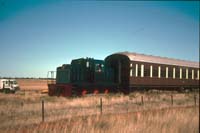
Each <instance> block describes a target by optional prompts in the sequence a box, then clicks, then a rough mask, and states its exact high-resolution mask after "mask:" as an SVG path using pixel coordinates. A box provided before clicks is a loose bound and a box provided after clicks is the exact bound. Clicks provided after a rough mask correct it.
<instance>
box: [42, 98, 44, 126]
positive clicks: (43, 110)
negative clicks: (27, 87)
mask: <svg viewBox="0 0 200 133" xmlns="http://www.w3.org/2000/svg"><path fill="white" fill-rule="evenodd" d="M42 122H44V100H42Z"/></svg>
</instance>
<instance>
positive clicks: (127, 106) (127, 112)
mask: <svg viewBox="0 0 200 133" xmlns="http://www.w3.org/2000/svg"><path fill="white" fill-rule="evenodd" d="M126 105H127V108H126V110H127V113H128V101H127V103H126Z"/></svg>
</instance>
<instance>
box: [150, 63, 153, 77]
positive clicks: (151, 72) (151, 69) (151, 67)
mask: <svg viewBox="0 0 200 133" xmlns="http://www.w3.org/2000/svg"><path fill="white" fill-rule="evenodd" d="M152 76H153V66H152V65H151V66H150V77H151V78H152Z"/></svg>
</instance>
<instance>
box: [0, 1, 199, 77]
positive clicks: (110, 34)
mask: <svg viewBox="0 0 200 133" xmlns="http://www.w3.org/2000/svg"><path fill="white" fill-rule="evenodd" d="M121 51H130V52H137V53H143V54H150V55H158V56H164V57H172V58H178V59H184V60H191V61H199V2H194V1H193V2H163V1H161V2H159V1H158V2H137V1H126V2H121V1H109V2H108V1H84V2H81V1H73V2H70V1H64V0H63V1H61V0H60V1H59V0H57V1H56V0H54V1H53V0H43V1H41V0H0V61H1V63H0V76H1V77H3V76H11V77H46V75H47V71H49V70H56V67H57V66H59V65H62V64H65V63H70V62H71V60H72V59H75V58H80V57H93V58H97V59H104V58H105V57H106V56H108V55H110V54H112V53H115V52H121Z"/></svg>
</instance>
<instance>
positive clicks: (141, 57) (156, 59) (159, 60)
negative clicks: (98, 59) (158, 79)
mask: <svg viewBox="0 0 200 133" xmlns="http://www.w3.org/2000/svg"><path fill="white" fill-rule="evenodd" d="M116 54H121V55H126V56H127V57H128V58H129V59H130V60H131V61H140V62H149V63H156V64H166V65H176V66H185V67H194V68H199V62H194V61H186V60H180V59H173V58H167V57H160V56H153V55H145V54H139V53H132V52H131V53H130V52H119V53H116Z"/></svg>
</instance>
